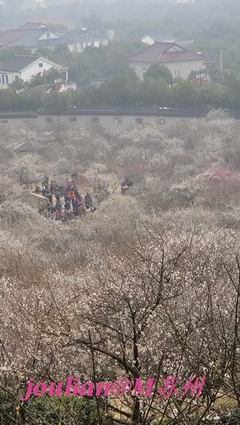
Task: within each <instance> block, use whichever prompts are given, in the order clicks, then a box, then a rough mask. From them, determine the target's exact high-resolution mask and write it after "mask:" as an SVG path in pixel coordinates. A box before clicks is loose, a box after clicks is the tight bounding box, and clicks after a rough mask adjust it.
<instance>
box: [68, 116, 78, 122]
mask: <svg viewBox="0 0 240 425" xmlns="http://www.w3.org/2000/svg"><path fill="white" fill-rule="evenodd" d="M69 121H70V122H77V117H69Z"/></svg>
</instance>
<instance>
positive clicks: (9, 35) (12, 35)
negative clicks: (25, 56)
mask: <svg viewBox="0 0 240 425" xmlns="http://www.w3.org/2000/svg"><path fill="white" fill-rule="evenodd" d="M22 34H23V31H22V30H7V31H3V32H1V33H0V44H7V43H11V42H13V41H16V40H18V39H19V38H20V37H21V36H22Z"/></svg>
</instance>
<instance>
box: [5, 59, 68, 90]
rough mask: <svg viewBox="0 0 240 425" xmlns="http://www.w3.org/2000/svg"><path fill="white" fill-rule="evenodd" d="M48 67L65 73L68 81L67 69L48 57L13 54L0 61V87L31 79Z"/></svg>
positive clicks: (41, 73) (47, 69)
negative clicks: (18, 80)
mask: <svg viewBox="0 0 240 425" xmlns="http://www.w3.org/2000/svg"><path fill="white" fill-rule="evenodd" d="M50 69H57V70H59V71H64V72H65V73H66V81H68V70H67V69H66V68H63V66H62V65H59V64H57V63H54V62H52V61H50V60H49V59H45V58H43V57H39V56H34V55H14V56H12V57H10V58H9V59H6V60H4V61H3V60H2V61H0V89H6V88H8V86H9V84H12V83H13V82H14V81H15V80H17V79H20V80H22V81H24V82H28V81H31V78H32V77H34V76H36V75H38V74H40V75H43V73H44V72H46V71H49V70H50Z"/></svg>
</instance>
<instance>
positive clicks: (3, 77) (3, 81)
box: [2, 75, 5, 85]
mask: <svg viewBox="0 0 240 425" xmlns="http://www.w3.org/2000/svg"><path fill="white" fill-rule="evenodd" d="M2 83H3V85H4V84H5V75H2Z"/></svg>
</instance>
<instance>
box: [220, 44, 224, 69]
mask: <svg viewBox="0 0 240 425" xmlns="http://www.w3.org/2000/svg"><path fill="white" fill-rule="evenodd" d="M220 71H221V72H223V51H222V49H220Z"/></svg>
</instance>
